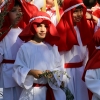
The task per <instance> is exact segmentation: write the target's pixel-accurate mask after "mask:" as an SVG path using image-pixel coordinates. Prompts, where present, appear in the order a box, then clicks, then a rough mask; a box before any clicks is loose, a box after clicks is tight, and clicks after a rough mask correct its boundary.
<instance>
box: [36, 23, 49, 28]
mask: <svg viewBox="0 0 100 100" xmlns="http://www.w3.org/2000/svg"><path fill="white" fill-rule="evenodd" d="M43 26H44V27H46V28H48V27H49V26H48V25H45V24H44V25H43ZM37 27H42V25H41V24H37Z"/></svg>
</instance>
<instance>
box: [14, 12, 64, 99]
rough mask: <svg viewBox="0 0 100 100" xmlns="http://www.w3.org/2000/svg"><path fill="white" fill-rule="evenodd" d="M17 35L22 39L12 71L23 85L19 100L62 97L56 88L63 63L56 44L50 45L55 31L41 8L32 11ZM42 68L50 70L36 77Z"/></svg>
mask: <svg viewBox="0 0 100 100" xmlns="http://www.w3.org/2000/svg"><path fill="white" fill-rule="evenodd" d="M19 37H20V38H21V39H22V40H23V41H26V43H24V44H23V45H22V46H21V47H20V49H19V51H18V53H17V57H16V60H15V64H14V67H13V69H14V73H13V75H12V76H13V78H14V80H15V81H16V83H17V84H18V85H19V86H21V87H22V88H23V91H22V93H21V96H20V99H19V100H27V99H28V100H66V95H65V93H64V91H63V90H62V89H61V88H60V86H61V83H62V79H63V74H64V73H63V68H62V67H63V66H62V63H61V57H60V54H59V52H58V48H57V46H56V45H54V44H55V43H56V41H57V40H58V39H59V35H58V33H57V30H56V28H55V27H54V25H53V24H52V22H51V21H50V16H49V15H48V14H47V13H45V12H42V11H39V12H37V13H36V14H34V16H33V17H32V18H31V19H30V23H29V24H28V25H27V27H26V28H25V29H24V30H23V31H22V33H21V34H20V35H19ZM45 72H51V73H52V74H51V76H50V77H46V76H41V77H40V75H43V73H45ZM49 91H51V92H49Z"/></svg>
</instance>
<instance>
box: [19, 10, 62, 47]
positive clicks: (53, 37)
mask: <svg viewBox="0 0 100 100" xmlns="http://www.w3.org/2000/svg"><path fill="white" fill-rule="evenodd" d="M42 22H45V23H47V24H49V30H48V33H47V35H46V38H45V39H44V41H46V42H48V43H49V44H51V45H53V44H55V43H56V41H57V40H59V38H60V37H59V35H58V32H57V30H56V27H55V26H54V25H53V24H52V22H51V20H50V16H49V15H48V14H47V13H45V12H42V11H38V12H37V13H35V14H34V16H33V17H32V18H31V19H30V22H29V24H28V25H27V27H26V28H25V29H24V30H23V31H22V32H21V34H20V35H19V37H20V38H21V39H22V40H23V41H25V42H27V41H29V40H31V39H32V37H33V36H34V34H36V31H35V27H34V25H36V23H42Z"/></svg>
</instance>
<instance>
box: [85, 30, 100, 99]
mask: <svg viewBox="0 0 100 100" xmlns="http://www.w3.org/2000/svg"><path fill="white" fill-rule="evenodd" d="M95 34H99V35H100V29H98V30H97V32H96V33H95ZM93 40H94V42H95V45H96V50H95V51H94V53H93V55H92V56H91V58H90V59H89V60H88V63H87V65H86V68H85V71H84V80H85V83H86V86H87V88H88V89H89V96H90V99H89V100H99V99H100V92H99V90H100V86H99V84H100V66H99V65H100V42H99V43H98V41H97V39H95V37H93ZM98 40H99V39H98Z"/></svg>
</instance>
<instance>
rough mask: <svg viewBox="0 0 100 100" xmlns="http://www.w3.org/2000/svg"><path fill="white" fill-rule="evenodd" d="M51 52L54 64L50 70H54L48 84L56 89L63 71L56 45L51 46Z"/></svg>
mask: <svg viewBox="0 0 100 100" xmlns="http://www.w3.org/2000/svg"><path fill="white" fill-rule="evenodd" d="M53 53H54V57H55V58H54V59H55V66H54V69H53V70H52V71H55V72H54V73H53V76H54V78H52V79H51V81H49V85H50V86H51V88H53V89H57V88H58V87H60V85H61V82H62V79H63V73H64V71H63V66H62V60H61V56H60V54H59V52H58V48H57V46H55V45H54V46H53Z"/></svg>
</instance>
